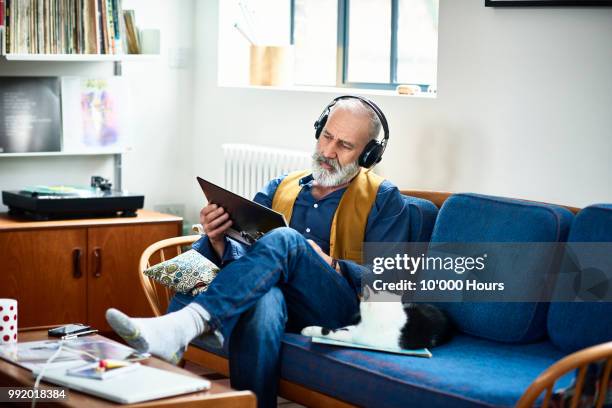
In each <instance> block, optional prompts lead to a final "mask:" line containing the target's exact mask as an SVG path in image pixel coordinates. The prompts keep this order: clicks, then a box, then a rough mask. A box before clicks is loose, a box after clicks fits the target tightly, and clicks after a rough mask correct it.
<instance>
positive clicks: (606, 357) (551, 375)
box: [516, 342, 612, 408]
mask: <svg viewBox="0 0 612 408" xmlns="http://www.w3.org/2000/svg"><path fill="white" fill-rule="evenodd" d="M602 360H603V361H604V364H603V372H602V373H601V377H600V380H599V383H598V384H599V389H598V390H597V392H596V395H597V400H596V401H594V402H593V404H594V405H589V406H594V407H596V408H602V407H603V404H604V401H605V399H606V395H607V392H608V391H609V390H608V384H609V383H610V371H611V370H612V342H608V343H604V344H600V345H597V346H593V347H589V348H586V349H584V350H580V351H577V352H575V353H573V354H570V355H569V356H567V357H565V358H562V359H561V360H559V361H557V362H556V363H555V364H553V365H551V366H550V367H549V368H548V369H547V370H546V371H544V372H543V373H542V374H540V376H539V377H538V378H536V379H535V380H534V381H533V382H532V383H531V385H530V386H529V388H527V390H526V391H525V393H524V394H523V396H522V397H521V399H520V400H519V402H518V403H517V404H516V408H527V407H532V406H534V404H535V402H536V400H537V399H538V397H539V396H540V394H542V392H543V391H546V394H545V396H544V401H543V403H542V405H541V406H540V407H541V408H547V407H548V404H549V402H550V399H551V396H552V391H553V387H554V385H555V382H556V381H557V380H558V379H559V378H561V377H562V376H564V375H565V374H567V373H569V372H570V371H573V370H578V375H577V377H576V382H575V389H574V393H573V394H574V395H573V397H572V402H571V407H572V408H574V407H578V406H582V405H580V404H579V402H580V399H581V397H582V393H583V391H584V389H585V377H586V374H587V369H588V366H589V364H591V363H594V362H599V361H602Z"/></svg>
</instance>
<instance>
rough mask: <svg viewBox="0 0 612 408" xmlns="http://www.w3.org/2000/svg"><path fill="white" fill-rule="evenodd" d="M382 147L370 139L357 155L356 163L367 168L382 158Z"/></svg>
mask: <svg viewBox="0 0 612 408" xmlns="http://www.w3.org/2000/svg"><path fill="white" fill-rule="evenodd" d="M383 151H384V147H383V146H382V145H381V144H380V143H379V142H378V141H377V140H370V141H369V142H368V144H367V145H366V147H365V148H364V149H363V152H361V155H360V156H359V161H358V164H359V165H360V166H361V167H364V168H366V169H369V168H370V167H372V166H373V165H375V164H376V163H378V162H380V160H381V159H382V153H383Z"/></svg>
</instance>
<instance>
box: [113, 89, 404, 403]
mask: <svg viewBox="0 0 612 408" xmlns="http://www.w3.org/2000/svg"><path fill="white" fill-rule="evenodd" d="M381 128H382V129H383V131H384V138H383V140H382V141H380V140H377V137H378V135H379V133H380V131H381ZM315 130H316V132H315V137H316V140H317V143H316V146H315V151H314V154H313V161H312V169H310V170H305V171H300V172H294V173H290V174H288V175H284V176H281V177H279V178H277V179H274V180H272V181H270V182H269V183H268V185H267V186H266V187H264V189H263V190H262V191H261V192H259V193H257V195H256V196H255V198H254V201H256V202H258V203H259V204H262V205H265V206H267V207H270V208H272V209H274V210H276V211H279V212H281V213H283V214H284V215H285V218H286V219H287V221H288V222H289V225H290V227H287V228H277V229H275V230H273V231H271V232H269V233H267V234H266V235H264V236H263V237H262V238H260V239H259V240H258V241H257V242H256V243H255V244H253V245H252V246H250V247H248V248H247V247H244V246H242V245H241V244H239V243H237V242H235V241H233V240H232V239H230V238H228V237H227V236H226V234H225V232H226V231H227V229H228V228H229V227H230V226H231V225H232V221H231V219H230V215H229V214H228V213H227V212H226V211H225V210H224V209H223V208H222V207H219V206H217V205H215V204H209V205H207V206H206V207H204V208H203V209H202V211H201V213H200V220H201V222H202V225H203V226H204V230H205V231H206V236H204V237H202V239H200V240H199V241H197V242H196V243H195V244H194V245H193V248H194V249H196V250H197V251H199V252H200V253H201V254H202V255H204V256H205V257H207V258H208V259H210V260H211V261H213V262H215V263H216V264H217V265H218V266H219V267H220V268H222V269H221V271H220V272H219V274H218V275H217V277H216V278H215V280H214V281H213V282H212V283H211V285H210V286H209V288H208V290H207V291H206V292H204V293H202V294H200V295H198V296H196V297H192V296H189V295H184V294H177V295H176V296H175V297H174V298H173V300H172V302H171V304H170V306H169V308H168V314H166V315H164V316H161V317H158V318H148V319H138V318H130V317H128V316H126V315H124V314H123V313H121V312H120V311H118V310H116V309H109V310H108V311H107V320H108V322H109V324H110V325H111V327H113V329H114V330H115V331H116V332H117V333H118V334H119V335H120V336H122V337H123V338H124V339H125V340H126V341H127V342H128V343H129V344H130V345H132V346H133V347H135V348H137V349H138V350H140V351H143V352H150V353H152V354H155V355H156V356H159V357H161V358H164V359H166V360H168V361H173V362H178V360H180V358H181V356H182V353H183V352H184V350H185V348H186V347H187V345H188V344H189V343H190V342H191V341H192V340H194V339H195V338H198V339H197V341H198V342H200V344H202V342H204V344H207V345H208V346H210V345H211V344H214V345H216V346H217V347H222V346H226V348H225V350H226V351H227V350H228V348H229V361H230V380H231V384H232V387H234V388H237V389H249V390H252V391H253V392H255V394H256V395H257V401H258V406H260V407H273V406H276V392H277V386H278V379H279V373H280V352H281V345H282V343H281V340H282V336H283V333H284V332H285V331H288V332H298V333H299V331H300V330H301V329H302V328H303V327H306V326H324V327H331V328H334V327H343V326H346V325H349V324H352V323H353V319H354V316H355V315H356V314H357V313H358V311H359V300H358V295H359V293H360V290H361V275H362V274H363V272H364V267H363V266H361V265H360V264H361V262H362V252H361V251H362V244H363V242H368V241H369V242H405V241H408V232H409V217H408V216H407V211H408V208H407V207H408V206H407V205H406V204H405V201H404V200H403V199H402V197H401V194H400V193H399V191H398V189H397V188H396V187H395V186H393V185H392V184H391V183H390V182H388V181H387V180H384V179H382V178H381V177H380V176H377V175H376V174H374V173H373V172H371V171H369V170H370V169H371V167H373V166H374V165H375V164H376V163H377V162H378V161H380V158H381V156H382V153H383V151H384V148H385V145H386V143H387V140H388V138H389V130H388V125H387V123H386V119H385V117H384V115H383V113H382V111H380V109H379V108H378V107H377V106H376V105H375V104H374V103H373V102H371V101H369V100H367V99H363V98H360V97H356V96H341V97H338V98H336V99H334V100H333V101H332V102H331V103H330V104H329V105H328V106H327V107H326V108H325V110H324V111H323V113H322V114H321V116H320V117H319V119H318V120H317V122H316V123H315Z"/></svg>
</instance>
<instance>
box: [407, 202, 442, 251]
mask: <svg viewBox="0 0 612 408" xmlns="http://www.w3.org/2000/svg"><path fill="white" fill-rule="evenodd" d="M403 199H404V203H405V205H406V206H407V207H408V216H409V217H410V231H409V233H408V240H409V241H410V242H429V240H430V238H431V233H432V231H433V227H434V224H435V222H436V217H437V215H438V207H436V206H435V205H434V204H433V203H432V202H431V201H429V200H425V199H422V198H417V197H411V196H407V195H403Z"/></svg>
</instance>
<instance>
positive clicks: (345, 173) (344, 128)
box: [313, 108, 370, 187]
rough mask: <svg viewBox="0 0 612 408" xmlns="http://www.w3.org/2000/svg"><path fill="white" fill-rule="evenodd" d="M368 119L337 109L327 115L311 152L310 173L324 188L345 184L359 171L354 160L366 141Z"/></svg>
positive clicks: (367, 139)
mask: <svg viewBox="0 0 612 408" xmlns="http://www.w3.org/2000/svg"><path fill="white" fill-rule="evenodd" d="M369 129H370V118H369V117H368V116H367V115H365V114H356V113H354V112H351V111H349V110H347V109H342V108H337V109H334V110H333V111H332V113H331V114H330V115H329V118H328V120H327V123H326V124H325V127H324V128H323V131H322V132H321V135H320V137H319V140H318V141H317V146H316V150H315V153H314V155H313V176H314V178H315V180H317V182H318V183H319V184H321V185H323V186H326V187H332V186H336V185H340V184H344V183H346V182H348V181H350V179H352V178H353V177H354V176H355V175H356V174H357V172H358V171H359V165H358V164H357V159H358V158H359V155H360V154H361V152H362V151H363V148H364V147H365V145H366V144H367V143H368V141H369Z"/></svg>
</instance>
